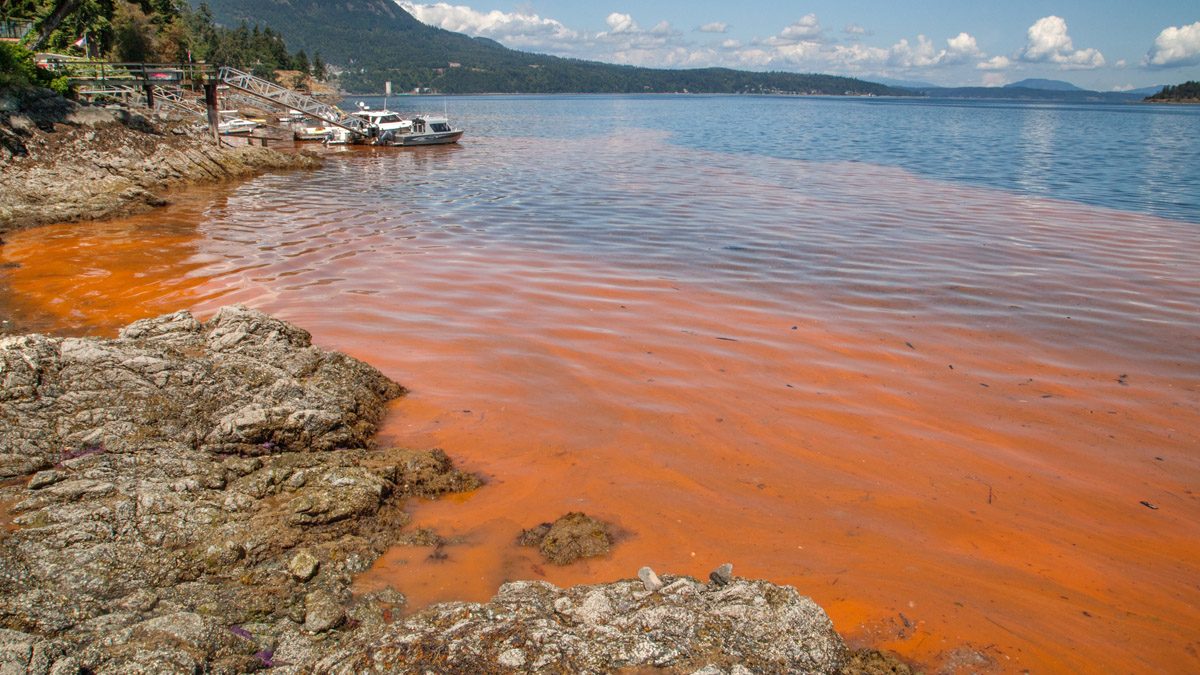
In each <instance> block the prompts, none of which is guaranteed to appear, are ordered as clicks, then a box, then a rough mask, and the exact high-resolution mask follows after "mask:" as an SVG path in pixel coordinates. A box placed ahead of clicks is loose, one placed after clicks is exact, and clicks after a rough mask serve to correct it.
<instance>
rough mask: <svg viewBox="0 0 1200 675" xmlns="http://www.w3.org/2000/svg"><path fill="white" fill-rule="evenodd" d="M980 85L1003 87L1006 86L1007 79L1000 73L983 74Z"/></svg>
mask: <svg viewBox="0 0 1200 675" xmlns="http://www.w3.org/2000/svg"><path fill="white" fill-rule="evenodd" d="M1001 58H1003V57H1001ZM982 84H983V86H985V87H1003V86H1004V85H1006V84H1008V79H1007V78H1005V77H1004V75H1003V74H1001V73H984V74H983V81H982Z"/></svg>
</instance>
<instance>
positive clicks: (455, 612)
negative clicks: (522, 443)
mask: <svg viewBox="0 0 1200 675" xmlns="http://www.w3.org/2000/svg"><path fill="white" fill-rule="evenodd" d="M663 581H664V582H665V583H666V585H665V586H664V587H663V588H661V589H659V590H658V591H647V590H645V588H644V587H643V585H642V582H641V581H638V580H636V579H628V580H623V581H617V582H612V583H606V584H595V585H587V586H575V587H572V588H568V589H560V588H556V587H555V586H553V585H551V584H548V583H546V582H544V581H517V582H512V583H508V584H505V585H503V586H501V587H500V592H499V593H497V594H496V597H494V598H492V600H491V602H488V603H486V604H476V603H446V604H442V605H437V606H434V607H432V608H430V609H427V610H424V611H421V612H418V613H417V614H415V615H413V616H412V617H411V618H409V619H408V620H407V621H404V622H403V623H397V624H394V625H392V626H389V627H387V628H386V629H385V630H382V631H378V632H376V633H375V634H371V635H364V638H366V640H365V641H361V642H359V643H356V644H355V645H354V646H353V647H351V648H348V649H343V650H338V651H335V652H334V653H333V654H331V655H329V656H327V657H325V658H324V659H322V660H321V661H319V662H318V663H317V667H316V670H318V671H321V672H330V673H339V674H346V675H349V674H350V673H358V672H418V673H420V672H464V673H465V672H469V673H480V674H487V673H497V674H499V673H564V674H565V673H611V672H614V671H616V670H619V669H621V668H628V667H636V666H648V667H656V668H670V669H671V672H677V673H696V674H697V675H699V674H703V675H721V674H730V675H738V674H749V673H834V672H837V671H838V669H839V668H840V666H841V665H842V661H843V659H844V658H845V655H846V647H845V645H844V644H843V643H842V639H841V637H840V636H839V635H838V634H837V633H836V632H835V631H834V630H833V624H832V622H830V620H829V617H828V616H827V615H826V614H825V611H824V610H822V609H821V608H820V607H818V606H817V605H816V603H814V602H813V601H812V600H810V599H809V598H806V597H803V596H801V595H800V594H799V593H798V592H797V591H796V589H795V588H792V587H790V586H776V585H774V584H772V583H769V582H766V581H759V580H749V579H740V578H735V579H733V580H731V581H730V583H729V584H727V585H725V586H721V587H718V586H715V585H710V584H702V583H700V582H698V581H697V580H696V579H693V578H691V577H679V576H674V575H669V574H667V575H663Z"/></svg>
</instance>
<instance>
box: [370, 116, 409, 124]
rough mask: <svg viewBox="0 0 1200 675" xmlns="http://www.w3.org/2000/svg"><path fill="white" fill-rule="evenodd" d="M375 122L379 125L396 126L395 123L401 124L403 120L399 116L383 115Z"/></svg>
mask: <svg viewBox="0 0 1200 675" xmlns="http://www.w3.org/2000/svg"><path fill="white" fill-rule="evenodd" d="M376 121H377V122H379V123H380V124H396V123H397V122H403V121H404V118H403V117H401V116H399V115H384V116H383V117H380V118H379V119H378V120H376Z"/></svg>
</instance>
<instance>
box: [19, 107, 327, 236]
mask: <svg viewBox="0 0 1200 675" xmlns="http://www.w3.org/2000/svg"><path fill="white" fill-rule="evenodd" d="M317 166H319V162H318V161H317V160H316V159H315V157H313V156H310V155H307V154H298V153H293V154H284V153H280V152H277V151H274V150H270V149H268V148H261V147H260V148H252V147H239V148H233V149H228V148H225V149H223V148H221V147H219V146H218V145H217V144H216V142H214V141H213V139H212V137H211V135H210V134H209V132H208V130H207V128H206V127H203V126H197V125H196V124H195V123H194V122H192V121H187V122H179V121H177V122H168V121H164V120H161V119H158V118H156V117H155V116H153V115H152V114H151V113H150V112H149V111H148V110H140V111H139V109H135V108H127V107H122V106H116V105H114V106H111V107H101V106H89V105H80V104H77V103H74V102H73V101H69V100H66V99H63V98H60V97H58V96H56V95H54V94H53V92H50V91H48V90H41V91H40V92H39V91H37V90H34V91H31V92H23V94H22V95H21V96H20V97H19V98H18V97H16V96H14V95H12V94H11V92H10V94H9V95H4V94H3V93H0V185H3V186H4V190H3V191H0V233H4V232H6V231H9V230H15V229H20V228H24V227H31V226H35V225H43V224H47V223H57V222H66V221H76V220H95V219H99V218H113V217H119V216H124V215H129V214H132V213H138V212H142V211H146V210H148V209H150V208H153V207H155V206H161V205H163V204H165V203H166V202H167V200H166V198H165V197H164V196H163V192H164V191H165V190H167V189H169V188H171V187H174V186H178V185H184V184H188V183H199V182H211V181H217V180H227V179H230V178H238V177H245V176H250V175H253V174H257V173H261V172H263V171H266V170H270V169H311V168H315V167H317Z"/></svg>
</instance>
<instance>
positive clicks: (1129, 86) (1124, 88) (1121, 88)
mask: <svg viewBox="0 0 1200 675" xmlns="http://www.w3.org/2000/svg"><path fill="white" fill-rule="evenodd" d="M1130 89H1133V85H1132V84H1119V85H1117V86H1115V87H1113V88H1112V90H1113V91H1129V90H1130Z"/></svg>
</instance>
